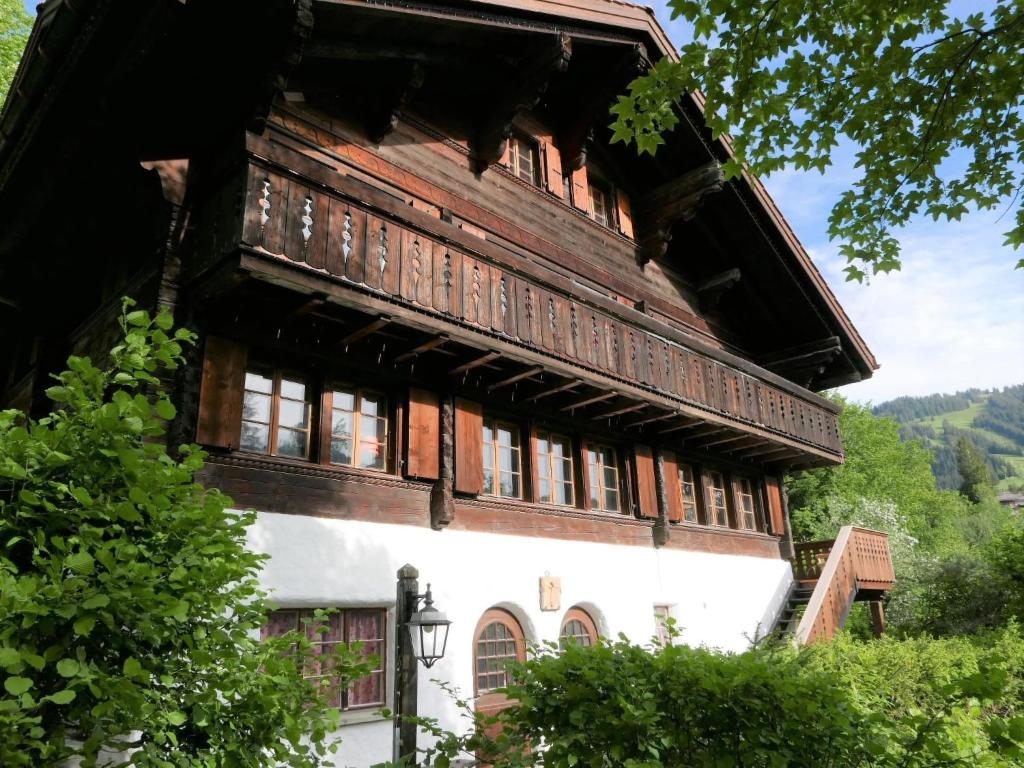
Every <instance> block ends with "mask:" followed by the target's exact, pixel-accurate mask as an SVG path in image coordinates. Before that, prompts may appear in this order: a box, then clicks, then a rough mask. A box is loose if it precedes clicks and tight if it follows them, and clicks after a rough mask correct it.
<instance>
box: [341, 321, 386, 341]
mask: <svg viewBox="0 0 1024 768" xmlns="http://www.w3.org/2000/svg"><path fill="white" fill-rule="evenodd" d="M390 322H391V318H390V317H389V316H388V315H380V316H378V317H377V319H376V320H373V321H372V322H370V323H367V324H366V325H364V326H363V327H362V328H357V329H356V330H354V331H352V333H350V334H348V335H347V336H345V337H344V338H343V339H341V341H339V342H338V346H339V347H343V348H344V347H349V346H351V345H352V344H355V343H356V342H357V341H360V340H362V339H365V338H366V337H367V336H371V335H373V334H375V333H376V332H377V331H379V330H380V329H381V328H383V327H384V326H385V325H387V324H388V323H390Z"/></svg>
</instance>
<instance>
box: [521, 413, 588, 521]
mask: <svg viewBox="0 0 1024 768" xmlns="http://www.w3.org/2000/svg"><path fill="white" fill-rule="evenodd" d="M531 438H532V439H531V443H532V445H531V451H530V454H531V455H530V458H531V460H532V468H533V475H534V478H533V494H532V498H533V501H534V503H535V504H550V505H551V506H554V507H563V508H566V507H575V506H576V504H577V488H576V441H575V440H573V439H572V438H571V437H569V436H568V435H565V434H562V433H560V432H555V431H553V430H548V429H536V428H535V429H534V430H533V431H532V434H531ZM542 439H544V440H547V441H548V444H549V445H550V444H551V443H552V442H554V441H556V440H557V441H559V442H562V443H564V444H565V446H566V448H567V450H566V454H565V457H566V458H567V459H568V461H569V480H568V485H569V501H568V502H565V503H561V502H557V501H555V500H554V484H555V482H556V481H555V480H554V464H555V457H554V455H553V454H552V453H551V451H550V450H549V451H548V453H547V454H545V458H542V457H541V454H540V441H541V440H542ZM541 464H546V465H547V469H548V477H547V480H548V484H549V485H550V487H551V490H552V493H551V494H550V495H551V498H550V499H549V500H548V501H544V500H543V499H541V497H540V495H541V491H540V485H541V482H540V481H541V475H540V467H541ZM557 482H558V483H560V484H563V485H564V484H565V482H566V481H564V480H558V481H557Z"/></svg>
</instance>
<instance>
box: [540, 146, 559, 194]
mask: <svg viewBox="0 0 1024 768" xmlns="http://www.w3.org/2000/svg"><path fill="white" fill-rule="evenodd" d="M540 142H541V144H540V151H541V158H542V159H543V162H544V186H545V188H546V189H547V191H548V192H550V193H551V194H553V195H554V196H555V197H558V198H561V197H564V196H565V185H564V183H563V181H562V155H561V154H560V153H559V151H558V147H556V146H555V144H554V142H553V141H552V140H551V137H550V136H542V137H541V140H540Z"/></svg>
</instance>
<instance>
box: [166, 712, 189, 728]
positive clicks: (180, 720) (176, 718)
mask: <svg viewBox="0 0 1024 768" xmlns="http://www.w3.org/2000/svg"><path fill="white" fill-rule="evenodd" d="M187 721H188V715H186V714H185V713H184V712H180V711H175V712H170V713H168V715H167V722H169V723H170V724H171V725H184V724H185V723H186V722H187Z"/></svg>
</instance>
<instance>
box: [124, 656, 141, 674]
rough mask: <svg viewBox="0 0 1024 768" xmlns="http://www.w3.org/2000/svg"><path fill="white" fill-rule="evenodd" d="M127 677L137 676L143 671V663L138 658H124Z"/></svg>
mask: <svg viewBox="0 0 1024 768" xmlns="http://www.w3.org/2000/svg"><path fill="white" fill-rule="evenodd" d="M122 671H123V672H124V674H125V675H126V676H127V677H136V676H137V675H138V674H139V673H140V672H142V664H140V663H139V660H138V659H136V658H127V659H125V660H124V666H123V670H122Z"/></svg>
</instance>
